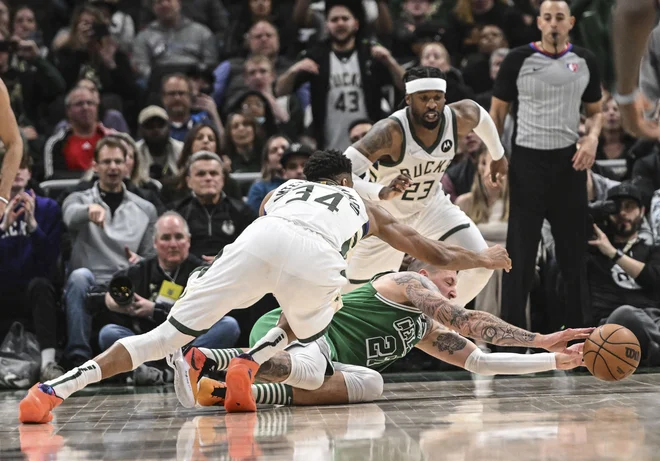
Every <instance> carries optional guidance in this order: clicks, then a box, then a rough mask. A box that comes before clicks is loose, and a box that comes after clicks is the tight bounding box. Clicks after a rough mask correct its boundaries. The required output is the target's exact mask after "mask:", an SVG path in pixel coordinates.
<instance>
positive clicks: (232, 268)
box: [168, 216, 347, 340]
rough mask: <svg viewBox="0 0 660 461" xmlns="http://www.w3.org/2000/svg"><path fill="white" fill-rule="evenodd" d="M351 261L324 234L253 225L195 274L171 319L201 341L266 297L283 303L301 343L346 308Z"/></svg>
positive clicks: (281, 223)
mask: <svg viewBox="0 0 660 461" xmlns="http://www.w3.org/2000/svg"><path fill="white" fill-rule="evenodd" d="M345 270H346V261H344V259H343V258H342V256H341V254H340V253H339V252H338V251H336V250H334V249H333V248H332V246H330V244H329V243H328V242H326V241H325V240H324V239H323V238H322V237H321V236H319V235H318V234H316V233H314V232H311V231H309V230H307V229H304V228H302V227H300V226H298V225H296V224H293V223H291V222H289V221H286V220H284V219H281V218H277V217H267V216H265V217H262V218H259V219H258V220H256V221H255V222H254V223H253V224H252V225H250V226H249V227H248V228H247V229H245V231H243V233H242V234H241V235H240V236H239V237H238V239H236V241H235V242H234V243H232V244H231V245H227V246H226V247H225V248H224V250H223V251H222V255H221V256H220V257H219V258H218V259H216V260H215V261H214V262H213V264H212V265H211V266H210V267H207V268H204V269H201V270H198V271H196V272H193V273H192V274H191V275H190V279H189V280H188V285H187V287H186V290H185V291H184V294H183V296H182V297H181V298H179V300H178V301H177V302H176V304H175V305H174V306H173V307H172V310H171V312H170V315H169V317H168V320H169V321H170V323H172V324H173V325H174V326H175V327H176V328H177V329H178V330H179V331H181V332H182V333H185V334H188V335H192V336H199V335H201V334H203V333H204V332H205V331H206V330H208V329H209V328H210V327H211V326H212V325H213V324H214V323H216V322H217V321H218V320H220V319H221V318H222V317H223V316H225V315H226V314H227V313H228V312H229V311H231V310H232V309H244V308H247V307H250V306H251V305H253V304H254V303H256V302H257V301H259V299H261V298H262V297H263V296H264V295H265V294H267V293H272V294H273V295H274V296H275V298H277V301H278V302H279V304H280V306H281V307H282V310H283V312H284V315H285V317H286V319H287V320H288V322H289V325H290V326H291V329H292V330H293V332H294V334H295V335H296V336H297V337H298V338H300V339H301V340H306V339H309V338H312V337H314V336H316V335H318V334H320V333H322V332H323V331H324V330H325V328H326V327H327V326H328V325H329V324H330V320H332V316H333V315H334V313H335V312H336V311H337V310H339V308H340V307H341V295H340V293H341V287H342V286H343V285H345V284H346V283H347V280H346V277H345V276H344V274H345Z"/></svg>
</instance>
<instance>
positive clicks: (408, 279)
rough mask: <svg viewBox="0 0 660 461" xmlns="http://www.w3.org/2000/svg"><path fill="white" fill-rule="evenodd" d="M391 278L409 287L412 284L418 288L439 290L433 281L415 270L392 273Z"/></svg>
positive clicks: (398, 283)
mask: <svg viewBox="0 0 660 461" xmlns="http://www.w3.org/2000/svg"><path fill="white" fill-rule="evenodd" d="M392 280H394V282H395V283H396V284H397V285H407V286H408V287H409V286H410V285H411V284H412V285H414V286H415V287H417V288H418V289H427V290H431V291H440V290H439V289H438V287H437V286H435V284H434V283H433V282H431V281H430V280H429V279H427V278H426V277H424V276H423V275H421V274H418V273H417V272H398V273H396V274H392ZM408 287H407V288H406V290H407V289H408Z"/></svg>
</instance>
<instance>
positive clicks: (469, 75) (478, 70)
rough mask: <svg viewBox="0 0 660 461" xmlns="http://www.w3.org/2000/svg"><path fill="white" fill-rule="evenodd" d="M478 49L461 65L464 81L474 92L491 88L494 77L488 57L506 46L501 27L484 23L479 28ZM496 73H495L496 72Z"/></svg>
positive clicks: (507, 45) (481, 91)
mask: <svg viewBox="0 0 660 461" xmlns="http://www.w3.org/2000/svg"><path fill="white" fill-rule="evenodd" d="M478 47H479V51H478V52H477V53H474V54H472V55H470V56H468V57H467V58H466V63H465V65H464V66H463V78H464V79H465V83H466V84H467V85H468V86H469V87H471V88H472V89H473V90H474V92H475V93H483V92H484V91H489V90H492V89H493V84H494V83H495V79H494V78H492V77H491V74H490V57H491V56H492V54H493V52H494V51H495V50H497V49H499V48H508V47H509V44H508V42H507V41H506V37H505V36H504V32H503V31H502V29H500V28H499V27H497V26H496V25H493V24H486V25H485V26H483V27H481V28H480V29H479V45H478ZM496 75H497V74H496Z"/></svg>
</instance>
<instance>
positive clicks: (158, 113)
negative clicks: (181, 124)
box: [138, 106, 170, 125]
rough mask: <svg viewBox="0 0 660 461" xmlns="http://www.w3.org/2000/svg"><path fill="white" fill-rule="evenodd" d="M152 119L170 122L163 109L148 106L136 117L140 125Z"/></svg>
mask: <svg viewBox="0 0 660 461" xmlns="http://www.w3.org/2000/svg"><path fill="white" fill-rule="evenodd" d="M154 117H156V118H160V119H162V120H165V121H166V122H168V121H169V120H170V117H169V116H168V115H167V112H165V109H163V108H162V107H160V106H148V107H145V108H144V109H142V111H141V112H140V115H138V124H139V125H142V124H143V123H144V122H146V121H147V120H149V119H152V118H154Z"/></svg>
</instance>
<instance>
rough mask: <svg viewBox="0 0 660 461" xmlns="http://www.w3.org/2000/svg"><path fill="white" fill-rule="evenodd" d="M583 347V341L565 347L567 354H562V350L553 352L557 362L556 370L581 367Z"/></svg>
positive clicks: (582, 363)
mask: <svg viewBox="0 0 660 461" xmlns="http://www.w3.org/2000/svg"><path fill="white" fill-rule="evenodd" d="M583 348H584V343H578V344H573V345H572V346H571V347H569V348H568V349H567V351H568V352H570V353H569V354H564V353H563V352H556V353H555V361H556V364H557V370H572V369H573V368H577V367H581V366H583V365H584V361H583V357H582V349H583Z"/></svg>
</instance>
